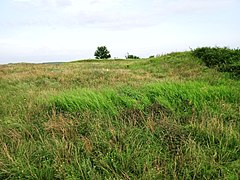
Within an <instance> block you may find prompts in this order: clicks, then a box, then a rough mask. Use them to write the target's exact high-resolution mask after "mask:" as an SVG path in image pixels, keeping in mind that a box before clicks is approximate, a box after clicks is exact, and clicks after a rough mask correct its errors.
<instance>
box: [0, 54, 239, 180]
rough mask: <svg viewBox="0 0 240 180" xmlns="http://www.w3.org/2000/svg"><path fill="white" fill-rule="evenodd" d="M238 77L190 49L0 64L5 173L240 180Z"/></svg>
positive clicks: (0, 157) (0, 163) (1, 174)
mask: <svg viewBox="0 0 240 180" xmlns="http://www.w3.org/2000/svg"><path fill="white" fill-rule="evenodd" d="M239 104H240V82H239V81H238V80H236V79H232V78H231V75H229V74H228V73H221V72H218V71H216V70H215V69H209V68H207V67H205V66H204V65H203V64H202V63H201V61H199V60H198V59H196V58H194V57H193V56H192V55H191V52H182V53H171V54H168V55H164V56H161V57H158V58H151V59H143V60H103V61H101V60H100V61H90V60H89V61H84V62H72V63H64V64H45V65H43V64H41V65H40V64H39V65H33V64H16V65H2V66H0V146H1V148H0V178H1V179H113V178H115V179H239V177H240V170H239V169H240V123H239V120H240V115H239V114H240V108H239Z"/></svg>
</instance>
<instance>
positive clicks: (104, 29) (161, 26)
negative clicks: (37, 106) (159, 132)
mask: <svg viewBox="0 0 240 180" xmlns="http://www.w3.org/2000/svg"><path fill="white" fill-rule="evenodd" d="M239 44H240V0H1V1H0V64H4V63H13V62H50V61H70V60H76V59H87V58H94V52H95V50H96V48H97V46H101V45H106V46H107V48H108V49H109V50H110V52H111V55H112V57H119V58H123V57H124V56H125V55H126V54H127V52H129V53H130V54H134V55H137V56H140V57H148V56H150V55H156V54H162V53H167V52H172V51H182V50H189V48H190V47H191V48H196V47H199V46H228V47H230V48H237V47H239Z"/></svg>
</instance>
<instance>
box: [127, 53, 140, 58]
mask: <svg viewBox="0 0 240 180" xmlns="http://www.w3.org/2000/svg"><path fill="white" fill-rule="evenodd" d="M126 59H140V58H139V57H138V56H135V55H132V54H127V56H126Z"/></svg>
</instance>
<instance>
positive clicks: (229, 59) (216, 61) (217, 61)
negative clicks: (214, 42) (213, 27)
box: [192, 47, 240, 78]
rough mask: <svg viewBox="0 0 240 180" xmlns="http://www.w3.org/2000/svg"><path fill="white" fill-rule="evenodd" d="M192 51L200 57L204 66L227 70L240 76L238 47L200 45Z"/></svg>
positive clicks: (239, 51)
mask: <svg viewBox="0 0 240 180" xmlns="http://www.w3.org/2000/svg"><path fill="white" fill-rule="evenodd" d="M192 53H193V55H194V56H195V57H197V58H200V59H201V60H202V61H203V62H204V63H205V64H206V66H208V67H212V68H217V70H219V71H223V72H229V73H230V74H231V75H233V76H235V77H237V78H240V49H229V48H227V47H225V48H220V47H214V48H211V47H202V48H197V49H195V50H193V51H192Z"/></svg>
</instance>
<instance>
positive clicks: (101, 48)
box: [94, 46, 111, 59]
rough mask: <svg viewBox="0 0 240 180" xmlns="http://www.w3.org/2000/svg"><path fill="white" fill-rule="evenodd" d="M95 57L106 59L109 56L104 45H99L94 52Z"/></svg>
mask: <svg viewBox="0 0 240 180" xmlns="http://www.w3.org/2000/svg"><path fill="white" fill-rule="evenodd" d="M94 56H95V57H96V59H108V58H111V54H110V52H109V51H108V50H107V47H106V46H99V47H97V50H96V51H95V53H94Z"/></svg>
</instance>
